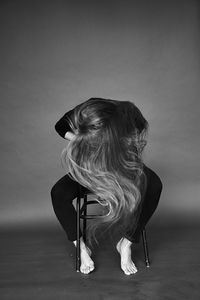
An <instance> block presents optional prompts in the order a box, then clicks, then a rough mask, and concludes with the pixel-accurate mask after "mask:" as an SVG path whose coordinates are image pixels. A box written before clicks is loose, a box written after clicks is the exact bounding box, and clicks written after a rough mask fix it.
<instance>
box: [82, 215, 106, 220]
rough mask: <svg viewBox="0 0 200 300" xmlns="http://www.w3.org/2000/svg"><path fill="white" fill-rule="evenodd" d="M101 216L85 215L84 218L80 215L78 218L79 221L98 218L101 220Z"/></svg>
mask: <svg viewBox="0 0 200 300" xmlns="http://www.w3.org/2000/svg"><path fill="white" fill-rule="evenodd" d="M102 217H103V216H101V215H87V216H84V215H81V216H80V218H81V219H84V220H88V219H98V218H102Z"/></svg>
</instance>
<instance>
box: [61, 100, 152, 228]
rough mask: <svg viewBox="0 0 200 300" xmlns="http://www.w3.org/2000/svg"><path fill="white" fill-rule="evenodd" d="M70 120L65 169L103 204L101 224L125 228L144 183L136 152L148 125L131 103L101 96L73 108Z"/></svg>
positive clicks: (141, 145)
mask: <svg viewBox="0 0 200 300" xmlns="http://www.w3.org/2000/svg"><path fill="white" fill-rule="evenodd" d="M73 120H74V128H75V129H74V131H75V134H76V138H75V139H73V140H72V141H71V142H70V143H69V145H68V148H67V149H66V151H65V152H64V158H65V159H67V164H68V167H69V171H70V173H71V175H72V177H73V178H74V179H75V180H76V181H78V182H79V183H80V184H82V185H83V186H85V187H87V188H88V189H89V190H91V191H93V192H94V193H95V194H96V195H97V197H99V198H100V199H101V200H100V204H105V203H106V205H107V208H108V213H107V214H106V215H105V216H104V218H102V220H101V222H102V223H116V222H117V221H119V220H120V221H122V222H121V223H124V224H125V220H127V216H128V215H130V212H133V211H134V210H135V209H136V208H137V205H138V204H139V202H140V200H141V185H145V178H144V173H143V164H142V159H141V154H142V150H143V148H144V146H145V144H146V141H145V135H146V132H147V128H148V123H147V121H146V120H145V118H144V117H143V116H142V114H141V112H140V110H139V109H138V108H137V107H136V106H135V105H134V104H133V103H131V102H128V101H126V102H125V101H117V100H110V99H102V98H91V99H89V100H87V101H86V102H84V103H83V104H82V105H80V106H78V107H77V108H75V113H74V118H73ZM93 229H95V227H93Z"/></svg>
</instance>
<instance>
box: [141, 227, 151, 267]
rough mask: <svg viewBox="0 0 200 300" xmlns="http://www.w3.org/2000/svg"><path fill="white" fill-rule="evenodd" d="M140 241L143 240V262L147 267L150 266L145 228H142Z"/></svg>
mask: <svg viewBox="0 0 200 300" xmlns="http://www.w3.org/2000/svg"><path fill="white" fill-rule="evenodd" d="M142 241H143V247H144V256H145V263H146V266H147V268H149V267H150V262H149V251H148V246H147V237H146V230H145V228H144V229H143V230H142Z"/></svg>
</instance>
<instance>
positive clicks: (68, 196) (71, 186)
mask: <svg viewBox="0 0 200 300" xmlns="http://www.w3.org/2000/svg"><path fill="white" fill-rule="evenodd" d="M78 194H79V184H78V183H77V182H76V181H74V180H72V179H71V178H70V176H69V175H68V174H67V175H65V176H63V177H62V178H61V179H60V180H58V182H56V184H55V185H54V186H53V188H52V190H51V198H52V204H53V208H54V212H55V214H56V216H57V218H58V220H59V222H60V224H61V226H62V227H63V229H64V230H65V232H66V234H67V237H68V239H69V240H70V241H75V240H76V210H75V208H74V206H73V204H72V201H73V200H74V199H75V198H76V197H77V196H78Z"/></svg>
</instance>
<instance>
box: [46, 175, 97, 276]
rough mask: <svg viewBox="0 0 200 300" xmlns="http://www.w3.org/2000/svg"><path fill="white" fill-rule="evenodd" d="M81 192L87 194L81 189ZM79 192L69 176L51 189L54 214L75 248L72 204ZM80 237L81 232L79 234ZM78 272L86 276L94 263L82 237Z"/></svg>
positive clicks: (74, 214)
mask: <svg viewBox="0 0 200 300" xmlns="http://www.w3.org/2000/svg"><path fill="white" fill-rule="evenodd" d="M81 191H82V192H84V193H85V192H88V190H87V189H86V188H84V187H81ZM79 192H80V185H79V183H77V182H76V181H74V180H72V179H71V178H70V176H69V175H65V176H64V177H62V178H61V179H60V180H59V181H58V182H57V183H56V184H55V185H54V186H53V188H52V190H51V197H52V204H53V208H54V211H55V214H56V216H57V218H58V220H59V222H60V224H61V226H62V227H63V229H64V230H65V232H66V234H67V237H68V239H69V240H70V241H72V242H73V243H74V245H75V246H76V210H75V208H74V206H73V204H72V201H73V199H75V198H76V197H77V196H78V194H79ZM80 236H81V232H80ZM80 250H81V253H80V256H81V266H80V271H81V272H82V273H84V274H88V273H90V272H91V271H93V270H94V262H93V261H92V259H91V258H90V256H91V250H90V249H89V248H88V247H87V246H86V245H85V243H84V241H83V239H82V237H81V238H80Z"/></svg>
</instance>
